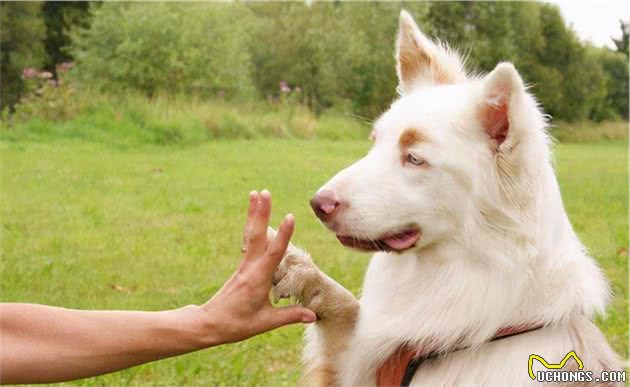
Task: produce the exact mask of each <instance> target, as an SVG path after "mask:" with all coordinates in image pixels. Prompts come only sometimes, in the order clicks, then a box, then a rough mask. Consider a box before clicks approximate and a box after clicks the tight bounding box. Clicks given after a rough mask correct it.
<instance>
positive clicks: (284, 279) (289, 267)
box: [267, 229, 321, 308]
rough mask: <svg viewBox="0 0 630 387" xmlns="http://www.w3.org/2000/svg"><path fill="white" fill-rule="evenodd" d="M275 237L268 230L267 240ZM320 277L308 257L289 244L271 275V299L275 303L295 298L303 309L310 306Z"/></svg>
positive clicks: (272, 231) (316, 293)
mask: <svg viewBox="0 0 630 387" xmlns="http://www.w3.org/2000/svg"><path fill="white" fill-rule="evenodd" d="M274 236H275V231H274V230H273V229H269V230H268V232H267V238H268V239H271V238H273V237H274ZM320 279H321V276H320V271H319V269H318V268H317V266H315V264H314V263H313V260H312V259H311V257H310V255H309V254H308V253H307V252H306V251H304V250H302V249H300V248H298V247H296V246H295V245H293V244H289V246H288V248H287V251H286V252H285V254H284V257H283V258H282V261H281V262H280V265H278V268H277V269H276V271H275V273H274V275H273V279H272V281H273V288H272V292H273V297H274V301H275V302H277V301H278V300H279V299H282V298H295V299H296V300H297V301H298V302H300V303H301V304H302V305H304V306H305V307H307V308H309V307H310V306H312V304H313V303H314V301H316V300H315V299H316V297H317V295H318V293H319V292H318V289H317V288H318V287H319V285H320V284H319V282H320Z"/></svg>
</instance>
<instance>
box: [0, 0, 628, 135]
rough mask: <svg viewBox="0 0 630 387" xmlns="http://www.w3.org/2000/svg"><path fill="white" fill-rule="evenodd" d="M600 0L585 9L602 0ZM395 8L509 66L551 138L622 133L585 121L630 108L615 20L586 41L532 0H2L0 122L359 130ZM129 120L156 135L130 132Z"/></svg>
mask: <svg viewBox="0 0 630 387" xmlns="http://www.w3.org/2000/svg"><path fill="white" fill-rule="evenodd" d="M598 4H600V3H593V6H592V8H593V14H596V13H597V8H602V7H604V8H605V7H608V6H609V4H606V3H601V4H600V5H598ZM403 6H404V7H406V8H408V9H409V11H410V12H411V13H412V14H413V15H414V16H415V18H416V19H417V21H418V23H419V25H420V26H421V28H422V29H423V30H424V31H425V32H426V33H427V34H429V35H431V36H436V37H439V38H440V39H442V40H444V41H447V42H449V43H451V44H452V45H454V46H455V47H457V48H458V49H459V50H460V51H461V52H462V53H463V54H464V55H465V56H466V58H467V63H468V66H469V68H470V69H471V70H472V71H476V72H479V71H481V72H488V71H490V70H491V69H492V68H493V67H494V66H495V65H496V64H497V62H499V61H502V60H508V61H512V62H514V63H515V65H516V67H517V68H518V69H519V71H520V72H521V73H522V75H523V78H524V79H525V81H526V82H528V83H529V84H530V85H531V90H532V92H534V93H535V94H536V95H537V97H538V99H539V101H540V103H541V105H542V107H543V108H544V109H545V111H546V112H547V113H549V114H550V115H551V116H552V117H553V118H554V119H555V120H557V122H562V123H568V125H557V126H558V128H556V129H555V131H556V133H555V134H556V135H557V137H558V138H559V139H560V140H571V139H574V137H575V138H579V137H619V136H621V137H623V136H624V135H625V134H626V128H625V125H620V126H619V127H618V128H617V129H618V130H617V131H615V130H614V129H615V128H614V125H613V124H611V125H612V126H613V127H611V125H605V126H603V127H600V128H599V129H600V130H599V131H598V133H592V131H591V130H589V128H588V125H586V124H585V123H587V122H588V121H594V122H603V121H618V120H627V118H628V67H627V63H628V62H627V61H628V33H629V25H628V22H627V21H624V20H622V19H619V20H616V19H609V20H605V21H603V22H602V21H599V23H600V24H596V26H597V25H599V26H600V28H601V25H602V23H605V24H604V25H605V27H606V28H607V30H606V31H610V30H611V28H610V27H611V26H610V24H613V28H612V31H614V35H612V36H610V37H609V38H608V41H607V42H599V46H594V45H592V44H591V43H589V42H584V41H583V40H580V39H579V38H578V35H577V34H576V32H575V31H574V30H573V29H572V28H571V27H569V26H567V22H565V20H563V17H562V14H561V11H560V8H559V7H558V6H557V5H554V4H546V3H534V2H529V3H528V2H509V3H508V2H505V3H483V2H469V3H468V2H464V3H457V2H444V3H409V4H404V5H403V4H400V3H370V4H363V3H341V2H334V3H332V2H331V3H323V2H322V3H319V2H314V3H299V2H297V3H261V4H204V3H190V4H185V3H153V4H144V3H100V2H99V3H85V2H46V3H38V2H30V3H26V2H24V3H9V2H3V4H2V108H3V121H6V122H8V123H9V124H11V125H14V126H17V127H19V126H20V125H22V124H24V123H25V122H26V123H28V122H29V120H37V119H42V120H50V121H54V122H55V123H56V125H55V127H54V128H48V129H45V130H44V128H35V127H32V126H36V125H37V124H36V123H33V122H31V123H30V125H31V128H30V130H29V129H27V128H14V129H13V130H14V131H20V129H24V130H25V131H29V132H32V131H36V130H40V131H52V130H56V131H63V132H64V135H65V136H70V135H77V136H83V137H86V136H88V134H86V133H83V134H79V133H68V132H73V131H72V130H70V129H71V128H73V127H74V126H73V125H72V124H71V123H72V122H76V121H79V120H80V121H83V120H88V121H89V120H92V121H95V120H97V119H101V120H107V119H110V118H114V119H116V118H117V117H118V119H119V121H121V122H120V123H119V124H118V125H122V126H125V130H124V131H125V133H126V135H125V136H128V137H134V136H135V137H136V138H133V139H129V140H130V141H131V140H134V141H139V142H154V143H197V142H200V141H205V140H208V139H212V138H228V137H230V138H233V137H245V138H251V137H257V136H276V137H285V136H295V137H306V138H308V137H313V136H314V137H323V138H339V137H353V136H361V135H363V133H360V130H357V125H360V123H361V122H362V121H365V120H368V121H369V120H371V119H373V118H375V117H376V116H377V115H378V114H379V113H380V112H382V111H383V110H384V109H385V108H386V107H387V106H388V105H389V103H390V102H391V101H392V99H393V98H395V97H396V92H395V85H396V74H395V69H394V64H395V62H394V57H393V53H394V44H393V43H394V38H395V33H396V27H397V21H398V17H397V16H398V13H399V10H400V9H401V8H402V7H403ZM564 7H566V8H567V9H568V10H569V11H571V10H572V9H573V8H575V6H572V5H571V4H565V5H564ZM577 7H578V9H579V6H577ZM617 7H619V6H617ZM582 8H587V7H584V5H583V6H582ZM613 9H614V7H613V8H612V9H611V11H612V12H614V10H613ZM618 17H619V18H623V13H621V14H620V15H619V16H618ZM615 24H616V26H614V25H615ZM587 25H588V24H587ZM579 26H582V24H579ZM600 39H601V37H600ZM602 43H603V45H602ZM121 96H124V97H122V98H121ZM112 97H113V98H112ZM208 101H212V102H213V104H212V105H214V106H208V103H207V102H208ZM239 104H242V105H240V106H239V113H238V114H234V112H233V111H232V110H231V109H230V107H231V106H236V105H239ZM164 105H169V106H176V108H175V107H171V108H170V109H169V108H166V106H164ZM270 107H273V110H275V111H274V113H275V114H271V112H270V111H269V110H270V109H269V108H270ZM171 110H176V112H174V111H171ZM261 115H262V117H264V118H265V119H262V120H261V119H258V118H259V117H261ZM86 116H89V117H92V118H88V117H86ZM342 118H347V120H346V121H343V122H339V120H340V119H342ZM139 121H141V122H139ZM60 123H66V125H61V126H64V130H62V129H61V128H59V126H60ZM141 125H148V126H151V130H152V131H153V132H154V133H153V134H152V135H149V134H147V135H146V136H141V135H140V134H139V133H138V131H140V128H139V126H141ZM340 126H343V127H344V129H342V131H341V132H340V130H339V129H333V127H340ZM565 126H566V127H565ZM562 129H565V130H562ZM591 129H592V128H591ZM580 131H581V132H582V133H579V132H580ZM565 132H566V133H565ZM357 133H359V134H357ZM118 135H120V134H118ZM138 136H140V137H142V138H137V137H138ZM116 141H123V139H118V140H116Z"/></svg>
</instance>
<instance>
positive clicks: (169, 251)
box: [0, 139, 628, 387]
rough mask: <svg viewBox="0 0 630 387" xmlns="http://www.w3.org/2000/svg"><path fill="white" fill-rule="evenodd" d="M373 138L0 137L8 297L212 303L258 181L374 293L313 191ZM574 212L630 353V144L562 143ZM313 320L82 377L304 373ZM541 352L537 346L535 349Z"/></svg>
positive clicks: (608, 323) (119, 379)
mask: <svg viewBox="0 0 630 387" xmlns="http://www.w3.org/2000/svg"><path fill="white" fill-rule="evenodd" d="M369 145H370V143H369V142H368V141H367V140H365V139H364V140H362V141H360V142H359V141H352V142H349V141H345V142H331V141H302V140H299V141H298V140H259V141H242V140H234V141H217V142H212V143H206V144H203V145H201V146H198V147H188V148H185V149H179V148H177V147H168V148H164V147H155V146H145V147H141V148H138V147H136V148H129V149H121V148H120V147H112V146H107V145H103V144H96V143H85V142H82V141H77V140H73V141H63V142H61V143H60V142H54V143H30V142H27V141H20V142H11V143H7V142H1V143H0V154H1V155H2V161H3V163H4V165H6V166H10V168H9V167H6V168H3V169H2V183H3V184H2V201H1V202H0V211H1V212H0V219H2V233H1V234H0V237H1V238H2V240H1V243H2V249H3V256H2V260H0V273H1V276H2V278H1V281H0V293H1V294H2V300H3V301H5V302H11V301H20V302H36V303H45V304H52V305H58V306H65V307H72V308H85V309H131V310H134V309H135V310H137V309H140V310H160V309H169V308H176V307H179V306H183V305H188V304H191V303H194V304H200V303H202V302H204V301H205V300H207V299H208V298H209V297H210V296H211V295H212V294H213V293H214V292H216V291H217V290H218V289H219V288H220V287H221V285H222V284H223V282H224V281H225V280H226V279H227V278H229V276H230V275H231V274H232V271H233V270H234V269H235V268H236V266H237V264H238V260H239V255H240V251H239V248H240V245H241V239H240V238H241V232H242V228H243V222H244V219H245V218H244V216H245V213H246V206H247V193H248V192H249V191H250V190H252V189H259V190H260V189H263V188H267V189H269V190H270V191H271V192H272V194H273V197H274V204H273V206H274V208H273V213H272V225H278V222H279V221H280V220H281V219H282V216H283V215H284V214H286V213H289V212H291V213H293V214H295V216H296V220H297V224H296V231H295V236H294V238H293V239H294V241H295V243H297V244H299V245H301V246H304V247H305V248H306V249H308V250H309V252H310V253H311V254H312V256H313V259H315V261H316V262H317V264H318V265H320V267H322V269H323V270H324V271H325V272H326V273H328V274H329V275H331V276H332V277H333V278H335V279H336V280H337V281H339V282H340V283H341V284H343V285H344V286H346V287H347V288H348V289H350V290H351V291H352V292H353V293H354V294H359V293H360V289H361V282H362V279H363V275H364V272H365V269H366V266H367V262H368V259H369V255H367V254H363V253H358V252H354V251H351V250H349V249H346V248H344V247H343V246H341V245H340V244H339V243H338V242H337V240H336V239H335V236H334V235H333V234H332V233H330V232H329V231H327V230H326V229H325V228H324V227H322V225H321V224H320V223H319V222H318V220H317V218H316V217H315V216H313V214H312V211H311V209H310V207H309V205H308V200H309V198H310V197H311V195H312V194H313V192H315V190H316V189H317V188H318V187H319V186H320V185H321V184H323V183H324V182H325V181H326V180H327V179H328V178H330V177H331V176H332V175H333V174H334V173H335V172H337V171H339V170H340V169H341V168H343V167H344V166H347V165H349V164H350V163H352V162H353V161H355V160H357V159H358V158H359V157H361V156H362V155H364V154H365V152H366V150H367V149H368V148H369ZM555 155H556V159H557V162H556V170H557V172H558V176H559V181H560V187H561V189H562V193H563V197H564V204H565V206H566V209H567V211H568V213H569V217H570V219H571V222H572V224H573V226H574V228H575V230H576V232H577V233H578V235H579V236H580V238H581V239H582V241H583V242H584V244H585V245H586V246H587V247H588V249H589V251H590V253H591V254H592V255H593V256H594V257H595V258H596V259H597V261H598V262H599V264H600V265H601V266H602V268H603V270H604V271H605V273H606V275H607V277H608V278H609V280H610V281H611V283H612V289H613V295H614V298H613V299H612V302H611V304H610V307H609V308H608V310H607V315H606V318H602V319H601V320H598V321H597V325H598V326H599V327H600V328H601V329H602V330H603V332H604V334H605V335H606V337H607V339H608V340H609V342H610V343H611V345H613V346H614V348H615V349H616V350H617V351H618V353H619V354H620V355H621V358H623V359H626V358H627V357H628V347H627V345H626V344H627V342H628V298H627V294H628V293H627V291H628V255H627V246H628V245H627V243H628V217H627V214H628V180H627V176H628V168H627V166H628V153H627V146H626V145H625V144H580V145H564V144H562V145H559V146H558V147H556V151H555ZM302 333H303V328H302V327H301V326H298V325H296V326H291V327H286V328H282V329H279V330H277V331H274V332H269V333H266V334H264V335H261V336H258V337H255V338H252V339H250V340H248V341H246V342H242V343H237V344H231V345H226V346H221V347H216V348H212V349H210V350H206V351H199V352H197V353H193V354H190V355H186V356H180V357H176V358H171V359H167V360H163V361H159V362H154V363H150V364H147V365H144V366H141V367H135V368H132V369H128V370H125V371H122V372H117V373H113V374H110V375H105V376H101V377H98V378H90V379H84V380H80V381H76V382H73V383H72V384H73V385H83V386H154V385H169V386H183V385H197V386H274V387H276V386H287V387H289V386H295V385H296V384H297V381H298V379H299V376H300V372H301V370H300V368H301V367H299V366H298V364H299V354H300V351H301V349H302V348H303V341H302ZM525 361H526V359H524V362H525Z"/></svg>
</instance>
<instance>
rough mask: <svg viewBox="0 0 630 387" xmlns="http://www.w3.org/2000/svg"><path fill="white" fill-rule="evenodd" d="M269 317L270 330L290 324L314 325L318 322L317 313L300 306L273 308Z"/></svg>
mask: <svg viewBox="0 0 630 387" xmlns="http://www.w3.org/2000/svg"><path fill="white" fill-rule="evenodd" d="M270 312H271V313H270V316H269V320H268V322H269V325H271V326H270V329H276V328H280V327H282V326H285V325H288V324H295V323H299V322H301V323H312V322H315V320H317V317H316V316H315V312H313V311H312V310H310V309H307V308H305V307H303V306H300V305H291V306H284V307H280V308H273V307H272V308H271V310H270Z"/></svg>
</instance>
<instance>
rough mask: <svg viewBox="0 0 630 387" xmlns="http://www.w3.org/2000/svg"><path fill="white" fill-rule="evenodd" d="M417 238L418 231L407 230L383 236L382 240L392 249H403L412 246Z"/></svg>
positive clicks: (418, 237)
mask: <svg viewBox="0 0 630 387" xmlns="http://www.w3.org/2000/svg"><path fill="white" fill-rule="evenodd" d="M418 239H420V236H419V235H418V231H407V232H404V233H401V234H396V235H392V236H390V237H388V238H385V239H383V242H385V243H387V245H388V246H389V247H391V248H392V249H394V250H404V249H408V248H410V247H411V246H413V245H414V244H415V243H416V242H418Z"/></svg>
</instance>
